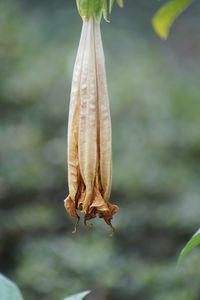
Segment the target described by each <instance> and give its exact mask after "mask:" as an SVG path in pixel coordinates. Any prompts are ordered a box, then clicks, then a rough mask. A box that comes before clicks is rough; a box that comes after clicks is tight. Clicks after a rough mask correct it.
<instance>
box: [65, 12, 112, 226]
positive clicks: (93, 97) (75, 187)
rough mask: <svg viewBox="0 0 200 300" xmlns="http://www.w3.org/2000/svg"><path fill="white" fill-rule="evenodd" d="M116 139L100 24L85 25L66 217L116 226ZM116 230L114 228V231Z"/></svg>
mask: <svg viewBox="0 0 200 300" xmlns="http://www.w3.org/2000/svg"><path fill="white" fill-rule="evenodd" d="M111 139H112V136H111V119H110V109H109V98H108V91H107V81H106V72H105V62H104V52H103V46H102V40H101V32H100V24H99V23H97V22H96V21H95V20H94V18H93V17H91V18H90V19H89V20H88V21H84V22H83V28H82V33H81V38H80V44H79V48H78V53H77V57H76V62H75V66H74V73H73V80H72V89H71V99H70V109H69V124H68V183H69V196H68V197H67V198H66V199H65V201H64V204H65V208H66V210H67V212H68V213H69V214H70V215H71V216H72V217H74V218H76V219H77V222H78V221H79V216H78V214H77V211H78V210H80V211H81V212H83V213H84V220H85V223H86V221H87V220H90V219H92V218H95V217H96V215H98V216H99V217H100V218H103V219H104V220H105V222H106V223H107V224H108V225H109V226H111V227H112V224H111V220H112V216H113V215H114V214H115V213H116V212H117V210H118V207H117V206H116V205H113V204H111V203H110V202H109V197H110V192H111V181H112V178H111V177H112V145H111V144H112V141H111ZM112 228H113V227H112Z"/></svg>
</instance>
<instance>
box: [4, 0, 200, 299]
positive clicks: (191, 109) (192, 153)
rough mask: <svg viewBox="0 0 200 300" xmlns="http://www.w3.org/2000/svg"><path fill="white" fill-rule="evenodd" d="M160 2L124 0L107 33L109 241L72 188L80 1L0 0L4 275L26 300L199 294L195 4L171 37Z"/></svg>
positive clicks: (199, 63)
mask: <svg viewBox="0 0 200 300" xmlns="http://www.w3.org/2000/svg"><path fill="white" fill-rule="evenodd" d="M159 6H160V3H158V2H157V1H154V0H151V1H149V0H135V1H125V7H124V9H123V10H120V9H119V8H117V7H115V8H114V11H113V14H112V17H111V22H110V24H108V23H105V22H102V35H103V42H104V50H105V56H106V64H107V76H108V85H109V94H110V101H111V114H112V123H113V189H112V196H111V201H112V202H113V203H116V204H118V205H119V206H120V211H119V213H118V215H116V216H115V217H114V222H113V223H114V225H115V227H116V228H117V232H116V234H115V235H114V237H113V238H109V237H108V233H109V232H110V231H109V229H108V228H107V227H106V225H105V224H104V223H103V221H102V220H94V221H93V222H92V223H93V224H94V228H93V229H92V230H89V231H88V230H87V229H85V228H84V226H80V227H79V231H78V233H77V234H76V235H72V234H71V231H72V229H73V220H72V219H71V218H70V217H68V216H67V214H66V212H65V210H64V208H63V199H64V198H65V196H66V194H67V192H68V191H67V177H66V174H67V145H66V133H67V114H68V105H69V96H70V85H71V78H72V71H73V64H74V61H75V56H76V50H77V46H78V41H79V36H80V31H81V19H80V17H79V16H78V14H77V11H76V7H75V1H74V0H73V1H71V0H70V1H67V0H57V1H55V0H45V1H39V0H37V1H36V0H35V1H33V0H32V1H31V0H26V1H25V0H3V1H1V2H0V12H1V16H0V64H1V69H0V107H1V109H0V163H1V168H0V272H2V273H4V274H5V275H7V276H8V277H10V278H11V279H12V280H14V281H15V282H16V283H17V284H18V285H19V286H20V288H21V289H22V292H23V294H24V297H25V299H27V300H28V299H29V300H38V299H40V300H57V299H58V300H59V299H62V298H64V297H65V296H67V295H70V294H73V293H77V292H80V291H82V290H85V289H91V290H92V294H91V295H90V296H89V297H88V299H89V300H122V299H126V300H129V299H130V300H131V299H136V300H174V299H176V300H199V299H200V283H199V282H200V264H199V260H200V251H199V249H197V250H194V251H193V254H192V255H191V256H190V257H189V258H188V259H187V260H186V262H185V264H184V265H182V266H181V267H180V268H179V269H176V268H175V266H176V260H177V256H178V254H179V252H180V250H181V248H182V247H183V245H184V244H185V242H186V241H187V240H188V239H189V237H190V236H191V234H192V233H193V232H195V231H196V229H197V228H198V227H199V226H200V199H199V195H200V182H199V176H200V99H199V88H200V86H199V78H200V56H199V53H200V34H199V18H200V3H199V1H195V2H194V3H193V5H192V6H191V7H190V8H189V9H188V10H187V11H186V12H185V13H184V14H183V15H182V16H181V17H180V18H179V19H178V20H177V22H176V23H175V25H174V26H173V29H172V32H171V35H170V38H169V40H168V41H167V42H163V41H161V40H159V38H158V37H157V36H156V35H155V33H154V32H153V30H152V28H151V17H152V15H153V13H154V12H155V11H156V9H157V8H158V7H159Z"/></svg>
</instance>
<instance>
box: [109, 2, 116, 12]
mask: <svg viewBox="0 0 200 300" xmlns="http://www.w3.org/2000/svg"><path fill="white" fill-rule="evenodd" d="M114 3H115V0H110V2H109V13H110V14H111V12H112V8H113V5H114Z"/></svg>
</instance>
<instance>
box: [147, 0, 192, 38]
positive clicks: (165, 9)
mask: <svg viewBox="0 0 200 300" xmlns="http://www.w3.org/2000/svg"><path fill="white" fill-rule="evenodd" d="M192 1H193V0H171V1H169V2H167V3H166V4H164V5H163V6H162V7H161V8H160V9H159V10H158V11H157V12H156V14H155V15H154V17H153V19H152V25H153V27H154V30H155V31H156V33H157V34H158V35H159V36H160V37H161V38H162V39H164V40H166V39H167V37H168V35H169V30H170V28H171V26H172V24H173V23H174V21H175V19H176V18H177V17H178V16H179V15H180V14H181V13H182V12H183V11H184V10H185V9H186V8H187V7H188V6H189V5H190V4H191V3H192Z"/></svg>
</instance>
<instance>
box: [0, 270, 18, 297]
mask: <svg viewBox="0 0 200 300" xmlns="http://www.w3.org/2000/svg"><path fill="white" fill-rule="evenodd" d="M0 299H1V300H23V297H22V295H21V293H20V291H19V289H18V287H17V286H16V285H15V284H14V283H13V282H12V281H10V280H9V279H7V278H6V277H4V276H3V275H2V274H0Z"/></svg>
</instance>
